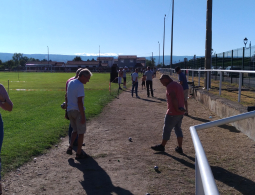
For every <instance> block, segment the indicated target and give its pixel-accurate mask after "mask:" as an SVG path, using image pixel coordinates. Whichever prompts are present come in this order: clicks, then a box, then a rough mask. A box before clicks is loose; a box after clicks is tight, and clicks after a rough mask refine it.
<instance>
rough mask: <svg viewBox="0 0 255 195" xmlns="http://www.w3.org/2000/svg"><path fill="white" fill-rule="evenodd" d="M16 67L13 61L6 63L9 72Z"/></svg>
mask: <svg viewBox="0 0 255 195" xmlns="http://www.w3.org/2000/svg"><path fill="white" fill-rule="evenodd" d="M14 66H15V63H14V61H13V60H9V61H7V62H5V67H6V68H8V69H9V70H11V69H12V67H14Z"/></svg>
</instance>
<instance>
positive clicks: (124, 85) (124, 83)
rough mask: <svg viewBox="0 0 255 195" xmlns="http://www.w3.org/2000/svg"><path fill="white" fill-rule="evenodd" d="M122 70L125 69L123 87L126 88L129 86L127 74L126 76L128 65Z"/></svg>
mask: <svg viewBox="0 0 255 195" xmlns="http://www.w3.org/2000/svg"><path fill="white" fill-rule="evenodd" d="M122 71H123V88H125V89H126V88H127V86H126V82H127V76H126V72H127V67H126V66H125V67H124V69H123V70H122Z"/></svg>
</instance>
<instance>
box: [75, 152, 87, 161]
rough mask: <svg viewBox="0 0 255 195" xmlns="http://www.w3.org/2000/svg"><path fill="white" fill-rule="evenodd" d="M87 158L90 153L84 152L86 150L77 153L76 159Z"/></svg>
mask: <svg viewBox="0 0 255 195" xmlns="http://www.w3.org/2000/svg"><path fill="white" fill-rule="evenodd" d="M85 158H88V155H87V154H86V153H84V152H81V153H80V154H77V153H76V157H75V159H76V160H78V159H85Z"/></svg>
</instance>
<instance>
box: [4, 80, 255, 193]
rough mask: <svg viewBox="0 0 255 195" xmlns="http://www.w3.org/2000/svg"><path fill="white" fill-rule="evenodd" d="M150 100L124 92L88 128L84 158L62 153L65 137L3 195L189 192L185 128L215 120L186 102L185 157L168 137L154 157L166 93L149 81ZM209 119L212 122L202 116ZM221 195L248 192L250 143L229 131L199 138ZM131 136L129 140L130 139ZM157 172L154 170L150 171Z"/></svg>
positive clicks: (254, 179)
mask: <svg viewBox="0 0 255 195" xmlns="http://www.w3.org/2000/svg"><path fill="white" fill-rule="evenodd" d="M153 88H154V96H155V97H154V98H147V94H146V90H141V82H140V83H139V96H140V99H138V98H132V97H131V93H130V90H129V89H128V90H126V91H124V92H123V93H122V94H121V95H120V96H119V99H115V100H114V101H112V102H111V103H109V104H108V105H107V106H106V107H105V108H104V110H103V112H102V113H101V114H100V115H99V116H98V117H96V118H94V119H92V120H91V121H89V122H88V124H87V133H86V134H85V143H86V146H85V147H83V149H84V151H86V153H87V154H88V155H89V156H90V157H89V158H87V159H84V160H80V161H77V160H75V152H74V154H73V155H72V156H70V155H68V154H66V149H67V147H68V137H66V138H63V139H62V140H61V142H60V143H59V145H58V146H56V147H53V148H52V149H50V150H49V151H48V152H47V153H46V154H44V155H41V156H38V157H37V158H36V161H34V160H33V159H31V162H29V163H27V164H25V165H23V166H22V167H20V168H19V169H17V170H16V171H14V172H10V173H7V174H6V175H5V177H4V178H3V181H2V182H3V188H4V190H3V194H10V195H14V194H15V195H16V194H19V195H20V194H21V195H22V194H26V195H27V194H48V195H49V194H50V195H55V194H56V195H59V194H61V195H62V194H77V195H78V194H87V195H110V194H113V195H126V194H127V195H131V194H134V195H140V194H141V195H145V194H146V193H150V194H151V195H163V194H165V195H169V194H177V195H179V194H195V166H194V157H195V152H194V147H193V143H192V140H191V136H190V132H189V127H190V126H192V125H197V124H200V123H204V122H209V121H211V120H217V119H219V118H218V117H217V116H215V115H214V114H213V113H211V112H210V111H209V110H208V109H207V108H205V107H204V106H203V105H202V104H201V103H198V102H197V101H196V100H194V99H193V98H192V97H191V98H190V99H189V100H188V103H189V114H190V116H189V117H187V116H185V117H184V119H183V124H182V128H183V134H184V143H183V150H184V155H180V154H178V153H176V152H175V151H174V148H175V147H176V137H175V134H174V132H172V136H171V140H170V141H169V142H168V144H167V146H166V151H165V152H155V151H153V150H151V148H150V147H151V146H152V145H155V144H159V143H160V142H161V138H162V127H163V122H164V116H165V113H166V101H165V87H163V86H162V85H161V84H160V82H159V81H158V79H154V83H153ZM210 116H212V118H209V117H210ZM198 134H199V136H200V139H201V142H202V144H203V146H204V149H205V152H206V155H207V157H208V160H209V163H210V165H211V168H212V172H213V174H214V177H215V181H216V184H217V186H218V188H219V191H220V194H255V173H254V168H255V165H254V164H255V163H254V160H255V154H254V150H255V143H254V141H253V140H251V139H249V138H248V137H247V136H245V135H244V134H242V133H240V132H239V131H237V130H236V129H235V128H234V127H232V126H230V125H222V126H220V127H215V128H211V129H207V130H202V131H200V132H199V133H198ZM129 137H132V142H130V141H129ZM155 165H156V166H158V167H159V170H158V171H155V170H154V166H155Z"/></svg>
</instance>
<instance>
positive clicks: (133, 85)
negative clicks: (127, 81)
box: [132, 83, 135, 97]
mask: <svg viewBox="0 0 255 195" xmlns="http://www.w3.org/2000/svg"><path fill="white" fill-rule="evenodd" d="M134 88H135V84H134V83H133V84H132V97H133V94H134Z"/></svg>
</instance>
